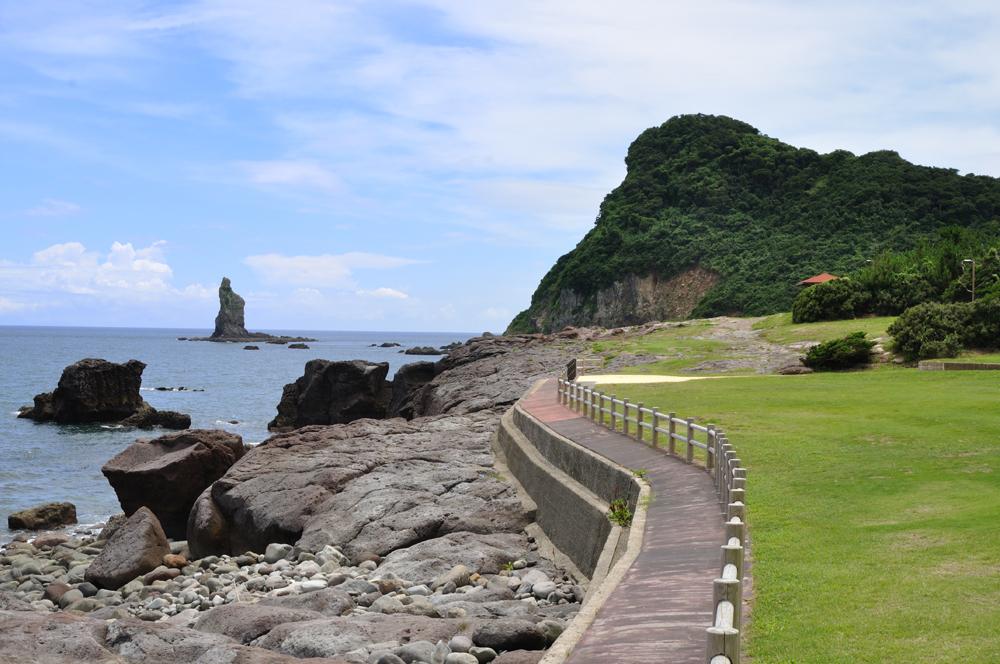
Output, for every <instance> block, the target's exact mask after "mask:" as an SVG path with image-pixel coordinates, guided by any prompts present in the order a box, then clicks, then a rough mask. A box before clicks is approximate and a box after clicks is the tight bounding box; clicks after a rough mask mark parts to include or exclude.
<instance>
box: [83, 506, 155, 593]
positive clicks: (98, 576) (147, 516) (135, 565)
mask: <svg viewBox="0 0 1000 664" xmlns="http://www.w3.org/2000/svg"><path fill="white" fill-rule="evenodd" d="M168 553H170V543H169V542H168V541H167V536H166V534H165V533H164V532H163V528H162V527H161V526H160V522H159V521H158V520H157V518H156V515H155V514H153V513H152V512H151V511H150V510H149V508H147V507H140V508H139V509H138V510H136V512H135V513H134V514H133V515H132V516H130V517H129V518H128V521H126V522H125V524H124V525H122V526H121V527H120V528H119V529H118V530H116V531H115V533H114V534H113V535H112V536H111V539H109V540H108V542H107V544H105V545H104V549H102V550H101V552H100V553H99V554H98V555H97V557H96V558H94V561H93V562H92V563H91V564H90V567H88V568H87V572H86V574H85V575H84V578H85V579H86V580H87V581H89V582H90V583H93V584H94V585H95V586H97V587H98V588H107V589H109V590H117V589H118V588H121V587H122V586H124V585H125V584H126V583H128V582H129V581H131V580H132V579H134V578H135V577H137V576H139V575H140V574H146V573H147V572H151V571H153V570H154V569H156V568H157V567H158V566H159V565H160V562H161V561H162V560H163V556H165V555H167V554H168Z"/></svg>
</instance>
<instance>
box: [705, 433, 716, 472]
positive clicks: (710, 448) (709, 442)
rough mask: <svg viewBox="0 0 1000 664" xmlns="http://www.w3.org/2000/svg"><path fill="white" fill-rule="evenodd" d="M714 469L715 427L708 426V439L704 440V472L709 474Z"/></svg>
mask: <svg viewBox="0 0 1000 664" xmlns="http://www.w3.org/2000/svg"><path fill="white" fill-rule="evenodd" d="M714 468H715V425H714V424H709V425H708V438H706V439H705V470H707V471H708V472H709V473H711V472H712V470H713V469H714Z"/></svg>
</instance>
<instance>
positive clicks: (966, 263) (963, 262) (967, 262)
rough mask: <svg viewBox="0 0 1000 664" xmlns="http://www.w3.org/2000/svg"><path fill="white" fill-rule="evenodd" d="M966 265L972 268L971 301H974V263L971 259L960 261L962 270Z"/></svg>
mask: <svg viewBox="0 0 1000 664" xmlns="http://www.w3.org/2000/svg"><path fill="white" fill-rule="evenodd" d="M966 265H971V266H972V301H973V302H975V301H976V261H975V260H974V259H972V258H966V259H964V260H963V261H962V270H963V271H964V270H965V266H966Z"/></svg>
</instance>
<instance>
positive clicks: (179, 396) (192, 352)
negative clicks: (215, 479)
mask: <svg viewBox="0 0 1000 664" xmlns="http://www.w3.org/2000/svg"><path fill="white" fill-rule="evenodd" d="M264 331H266V332H269V333H271V334H275V335H287V336H303V337H312V338H315V339H316V341H311V342H309V343H308V346H309V349H308V350H295V349H290V348H287V347H286V346H280V345H274V344H267V343H263V342H260V343H256V344H255V345H257V346H259V347H260V350H258V351H247V350H243V346H244V345H245V344H242V343H211V342H206V341H180V340H178V337H194V336H207V335H208V334H210V331H208V330H199V329H151V328H145V329H133V328H93V327H80V328H73V327H4V326H0V542H5V541H9V540H10V538H11V537H12V535H13V533H11V532H10V531H8V530H7V518H6V517H7V515H8V514H10V513H11V512H15V511H17V510H20V509H24V508H27V507H32V506H35V505H38V504H40V503H45V502H50V501H69V502H71V503H73V504H75V505H76V509H77V518H78V520H79V522H80V524H81V525H89V524H95V523H99V522H101V521H104V520H105V519H107V517H108V516H110V515H112V514H116V513H118V512H120V511H121V508H120V506H119V505H118V501H117V499H116V497H115V493H114V491H113V490H112V489H111V486H110V485H109V484H108V482H107V480H106V479H105V478H104V476H103V475H102V474H101V466H102V465H103V464H104V463H105V462H106V461H108V460H109V459H110V458H111V457H113V456H114V455H115V454H117V453H118V452H120V451H121V450H123V449H125V448H126V447H128V446H129V445H130V444H131V443H132V442H133V441H135V440H136V439H137V438H151V437H155V436H157V435H161V434H163V433H169V432H167V431H164V430H161V429H153V430H136V429H123V428H115V427H114V426H108V425H99V424H95V425H58V424H51V423H36V422H33V421H31V420H23V419H18V418H17V417H16V415H17V411H18V408H20V407H21V406H26V405H30V404H31V402H32V398H33V397H34V395H35V394H38V393H39V392H48V391H51V390H52V389H54V388H55V387H56V384H57V383H58V382H59V376H60V375H61V373H62V370H63V369H64V368H65V367H66V366H68V365H70V364H72V363H74V362H76V361H77V360H81V359H83V358H87V357H95V358H103V359H105V360H110V361H112V362H125V361H126V360H130V359H136V360H140V361H142V362H145V363H146V369H145V371H144V372H143V375H142V390H143V392H142V395H143V398H145V400H146V401H148V402H149V404H150V405H152V406H153V407H154V408H157V409H161V410H176V411H180V412H182V413H188V414H190V415H191V426H192V428H208V429H225V430H226V431H231V432H233V433H236V434H239V435H241V436H242V437H243V440H244V442H246V443H248V444H257V443H260V442H261V441H263V440H265V439H266V438H267V437H268V435H269V434H268V431H267V423H268V422H269V421H270V420H271V419H272V418H273V417H274V415H275V413H276V406H277V405H278V401H279V400H280V398H281V390H282V388H283V387H284V385H285V384H286V383H290V382H292V381H294V380H295V379H296V378H298V377H299V376H301V375H302V372H303V367H304V366H305V363H306V362H307V361H309V360H313V359H317V358H322V359H327V360H354V359H360V360H369V361H371V362H388V363H389V377H390V378H391V377H392V375H393V374H394V373H395V371H396V369H398V368H399V367H401V366H402V365H404V364H408V363H410V362H416V361H420V360H434V359H436V358H435V357H434V356H412V355H404V354H401V353H400V352H399V351H400V350H402V349H404V348H409V347H413V346H433V347H435V348H437V347H440V346H443V345H445V344H448V343H452V342H455V341H465V340H466V339H468V338H470V337H472V336H475V335H473V334H472V333H458V332H323V331H314V330H264ZM383 342H396V343H399V344H401V345H402V346H401V347H400V348H379V347H378V344H381V343H383ZM181 387H183V388H185V389H184V390H180V389H178V388H181ZM156 388H169V389H168V390H157V389H156Z"/></svg>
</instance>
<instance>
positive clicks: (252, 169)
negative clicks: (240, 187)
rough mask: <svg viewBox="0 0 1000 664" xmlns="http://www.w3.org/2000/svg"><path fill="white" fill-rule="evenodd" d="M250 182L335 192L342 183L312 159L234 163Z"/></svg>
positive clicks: (341, 187)
mask: <svg viewBox="0 0 1000 664" xmlns="http://www.w3.org/2000/svg"><path fill="white" fill-rule="evenodd" d="M236 165H237V167H238V168H240V169H241V170H242V171H243V172H244V173H245V174H246V176H247V179H249V181H250V182H252V183H253V184H256V185H260V186H265V187H284V186H288V187H293V188H295V187H302V188H307V189H317V190H320V191H324V192H330V193H336V192H339V191H341V190H342V189H343V183H342V182H341V181H340V178H338V177H337V175H336V174H335V173H333V172H332V171H330V170H328V169H326V168H324V167H323V166H321V165H319V164H317V163H315V162H312V161H295V160H282V159H277V160H271V161H240V162H237V163H236Z"/></svg>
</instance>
